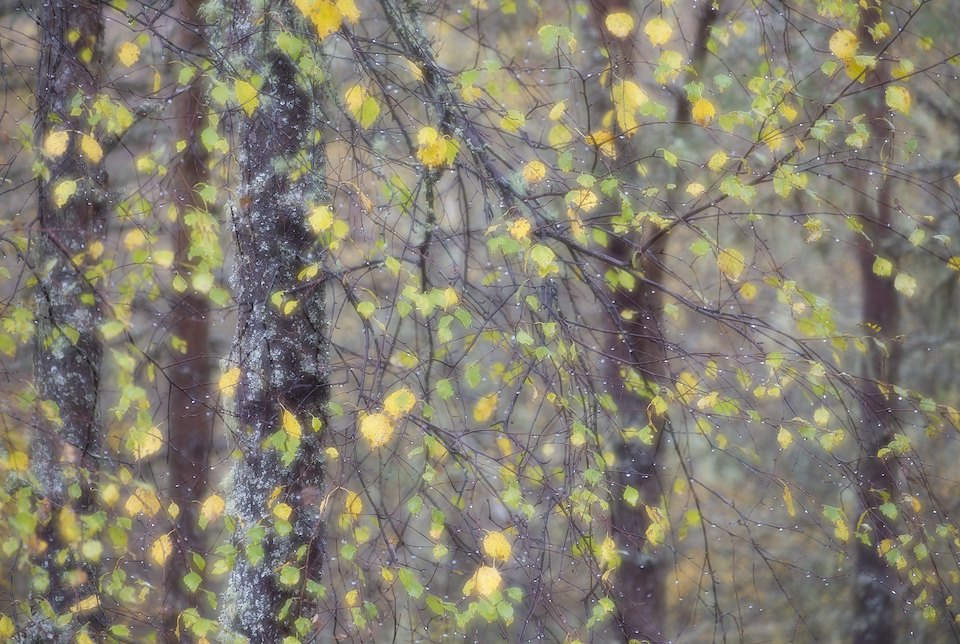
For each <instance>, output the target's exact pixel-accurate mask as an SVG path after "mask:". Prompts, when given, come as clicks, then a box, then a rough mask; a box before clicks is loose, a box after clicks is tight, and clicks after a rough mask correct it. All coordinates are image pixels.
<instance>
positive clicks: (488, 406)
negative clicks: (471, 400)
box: [473, 392, 500, 423]
mask: <svg viewBox="0 0 960 644" xmlns="http://www.w3.org/2000/svg"><path fill="white" fill-rule="evenodd" d="M499 399H500V396H499V394H497V393H496V392H494V393H492V394H488V395H486V396H481V397H480V400H478V401H477V404H476V405H474V407H473V419H474V420H475V421H477V422H478V423H485V422H487V421H488V420H490V419H491V418H492V417H493V413H494V412H495V411H496V410H497V402H498V401H499Z"/></svg>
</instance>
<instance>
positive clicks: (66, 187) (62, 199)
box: [53, 179, 77, 208]
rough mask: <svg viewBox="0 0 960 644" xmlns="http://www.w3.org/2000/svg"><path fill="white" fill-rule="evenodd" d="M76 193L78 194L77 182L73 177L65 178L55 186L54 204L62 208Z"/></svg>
mask: <svg viewBox="0 0 960 644" xmlns="http://www.w3.org/2000/svg"><path fill="white" fill-rule="evenodd" d="M75 194H77V182H76V181H74V180H73V179H64V180H63V181H61V182H60V183H58V184H57V185H56V186H55V187H54V188H53V205H55V206H56V207H57V208H62V207H63V206H64V204H66V203H67V202H68V201H70V197H72V196H73V195H75Z"/></svg>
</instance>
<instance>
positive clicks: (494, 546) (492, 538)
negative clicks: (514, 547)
mask: <svg viewBox="0 0 960 644" xmlns="http://www.w3.org/2000/svg"><path fill="white" fill-rule="evenodd" d="M483 552H484V553H485V554H486V555H487V556H488V557H491V558H493V559H502V560H507V559H509V558H510V552H511V548H510V542H509V541H507V537H506V536H504V534H503V533H502V532H488V533H487V534H486V536H484V537H483Z"/></svg>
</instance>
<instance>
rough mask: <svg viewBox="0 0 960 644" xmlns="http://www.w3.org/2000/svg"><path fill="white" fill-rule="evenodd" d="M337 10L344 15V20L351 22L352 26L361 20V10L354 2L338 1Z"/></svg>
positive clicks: (351, 0)
mask: <svg viewBox="0 0 960 644" xmlns="http://www.w3.org/2000/svg"><path fill="white" fill-rule="evenodd" d="M337 9H338V10H339V11H340V13H341V15H343V19H344V20H346V21H347V22H349V23H350V24H351V25H354V24H356V23H357V21H358V20H360V10H359V9H357V5H356V4H355V3H354V1H353V0H337Z"/></svg>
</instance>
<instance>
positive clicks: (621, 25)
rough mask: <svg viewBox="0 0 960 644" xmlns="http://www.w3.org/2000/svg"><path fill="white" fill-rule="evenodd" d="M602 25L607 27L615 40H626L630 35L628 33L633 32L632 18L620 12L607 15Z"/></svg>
mask: <svg viewBox="0 0 960 644" xmlns="http://www.w3.org/2000/svg"><path fill="white" fill-rule="evenodd" d="M604 23H605V24H606V25H607V29H609V30H610V33H611V34H613V35H614V36H615V37H617V38H626V37H627V36H629V35H630V32H631V31H633V27H634V23H633V16H631V15H630V14H629V13H624V12H622V11H618V12H616V13H611V14H608V15H607V18H606V20H604Z"/></svg>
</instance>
